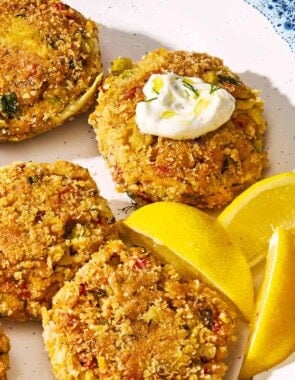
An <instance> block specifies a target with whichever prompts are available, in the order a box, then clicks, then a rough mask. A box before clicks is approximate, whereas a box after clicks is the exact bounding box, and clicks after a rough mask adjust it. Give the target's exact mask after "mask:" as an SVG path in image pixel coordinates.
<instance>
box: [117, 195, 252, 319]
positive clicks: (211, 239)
mask: <svg viewBox="0 0 295 380" xmlns="http://www.w3.org/2000/svg"><path fill="white" fill-rule="evenodd" d="M120 229H121V232H122V233H123V235H125V237H126V236H127V237H128V238H129V240H130V241H131V242H133V243H135V244H140V245H143V246H146V247H147V248H148V249H149V250H151V251H152V252H154V253H155V254H156V255H157V256H158V257H159V258H160V259H161V260H164V261H166V262H169V263H171V264H172V265H174V267H175V268H176V270H177V271H178V272H179V273H180V274H182V275H183V276H187V277H188V276H189V277H191V276H194V277H196V276H199V277H201V278H202V279H203V280H205V281H206V282H207V283H209V284H210V285H211V286H213V287H215V288H216V289H217V290H219V291H220V292H221V293H223V294H224V295H225V296H226V297H227V298H228V299H229V300H231V301H232V302H233V303H234V304H235V305H236V306H237V308H238V309H239V310H240V312H241V313H242V315H243V316H244V317H245V318H246V319H247V320H249V319H250V318H251V316H252V311H253V285H252V276H251V272H250V269H249V266H248V264H247V262H246V260H245V258H244V256H243V255H242V253H241V251H240V248H239V247H238V246H237V245H236V244H234V243H233V242H232V241H231V240H230V238H229V237H228V235H227V233H226V231H225V230H224V229H223V227H222V226H221V225H219V223H217V222H216V221H215V220H214V219H213V218H211V217H210V216H208V215H207V214H205V213H203V212H201V211H199V210H197V209H196V208H194V207H191V206H187V205H184V204H180V203H174V202H156V203H153V204H150V205H147V206H143V207H142V208H140V209H138V210H136V211H134V212H133V213H132V214H131V215H130V216H129V217H128V218H127V219H125V221H123V222H121V225H120Z"/></svg>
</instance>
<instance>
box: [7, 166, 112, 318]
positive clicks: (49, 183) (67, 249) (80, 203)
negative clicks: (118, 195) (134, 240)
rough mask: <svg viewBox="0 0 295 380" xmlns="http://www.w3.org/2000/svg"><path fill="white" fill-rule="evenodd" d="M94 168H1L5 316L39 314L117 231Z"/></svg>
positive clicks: (31, 315) (16, 316)
mask: <svg viewBox="0 0 295 380" xmlns="http://www.w3.org/2000/svg"><path fill="white" fill-rule="evenodd" d="M113 221H114V218H113V215H112V213H111V211H110V209H109V207H108V205H107V202H106V201H105V200H104V199H103V198H101V197H100V196H99V193H98V189H97V186H96V184H95V182H94V181H93V180H92V178H91V177H90V175H89V173H88V171H87V170H86V169H84V168H81V167H80V166H77V165H74V164H72V163H69V162H66V161H57V162H55V163H43V164H39V163H38V164H37V163H32V162H30V163H15V164H12V165H10V166H6V167H3V168H1V169H0V316H2V317H7V318H10V319H13V320H26V319H39V318H40V308H41V306H44V305H45V306H49V305H50V303H51V299H52V296H53V295H54V294H55V293H56V292H57V290H58V289H59V288H60V287H61V286H62V285H63V283H64V281H65V280H69V279H71V278H72V277H73V276H74V274H75V272H76V271H77V269H78V268H79V267H80V266H82V264H84V263H85V262H86V261H88V260H89V259H90V257H91V256H92V253H93V252H96V251H97V250H98V248H99V247H100V245H101V244H103V243H104V242H105V241H106V240H107V239H109V238H113V237H114V236H117V234H116V232H115V228H114V224H113Z"/></svg>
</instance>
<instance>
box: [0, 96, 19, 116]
mask: <svg viewBox="0 0 295 380" xmlns="http://www.w3.org/2000/svg"><path fill="white" fill-rule="evenodd" d="M0 103H1V108H2V111H3V113H4V114H5V115H6V116H7V117H9V118H10V119H11V118H13V117H14V116H15V114H16V112H17V110H18V99H17V95H16V94H15V93H14V92H9V93H8V94H4V95H2V96H1V98H0Z"/></svg>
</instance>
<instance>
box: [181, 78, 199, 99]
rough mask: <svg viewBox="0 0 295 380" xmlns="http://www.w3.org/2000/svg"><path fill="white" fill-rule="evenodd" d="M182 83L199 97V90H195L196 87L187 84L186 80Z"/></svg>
mask: <svg viewBox="0 0 295 380" xmlns="http://www.w3.org/2000/svg"><path fill="white" fill-rule="evenodd" d="M182 83H183V85H184V87H186V88H187V89H189V90H191V91H192V92H193V93H194V94H195V96H196V97H198V96H199V92H198V90H196V89H195V88H194V86H192V85H191V84H190V83H188V82H186V81H185V80H183V81H182Z"/></svg>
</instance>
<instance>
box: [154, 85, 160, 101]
mask: <svg viewBox="0 0 295 380" xmlns="http://www.w3.org/2000/svg"><path fill="white" fill-rule="evenodd" d="M153 91H154V92H155V93H156V94H157V95H160V93H159V91H158V90H156V89H155V88H154V87H153ZM155 99H157V98H155Z"/></svg>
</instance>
